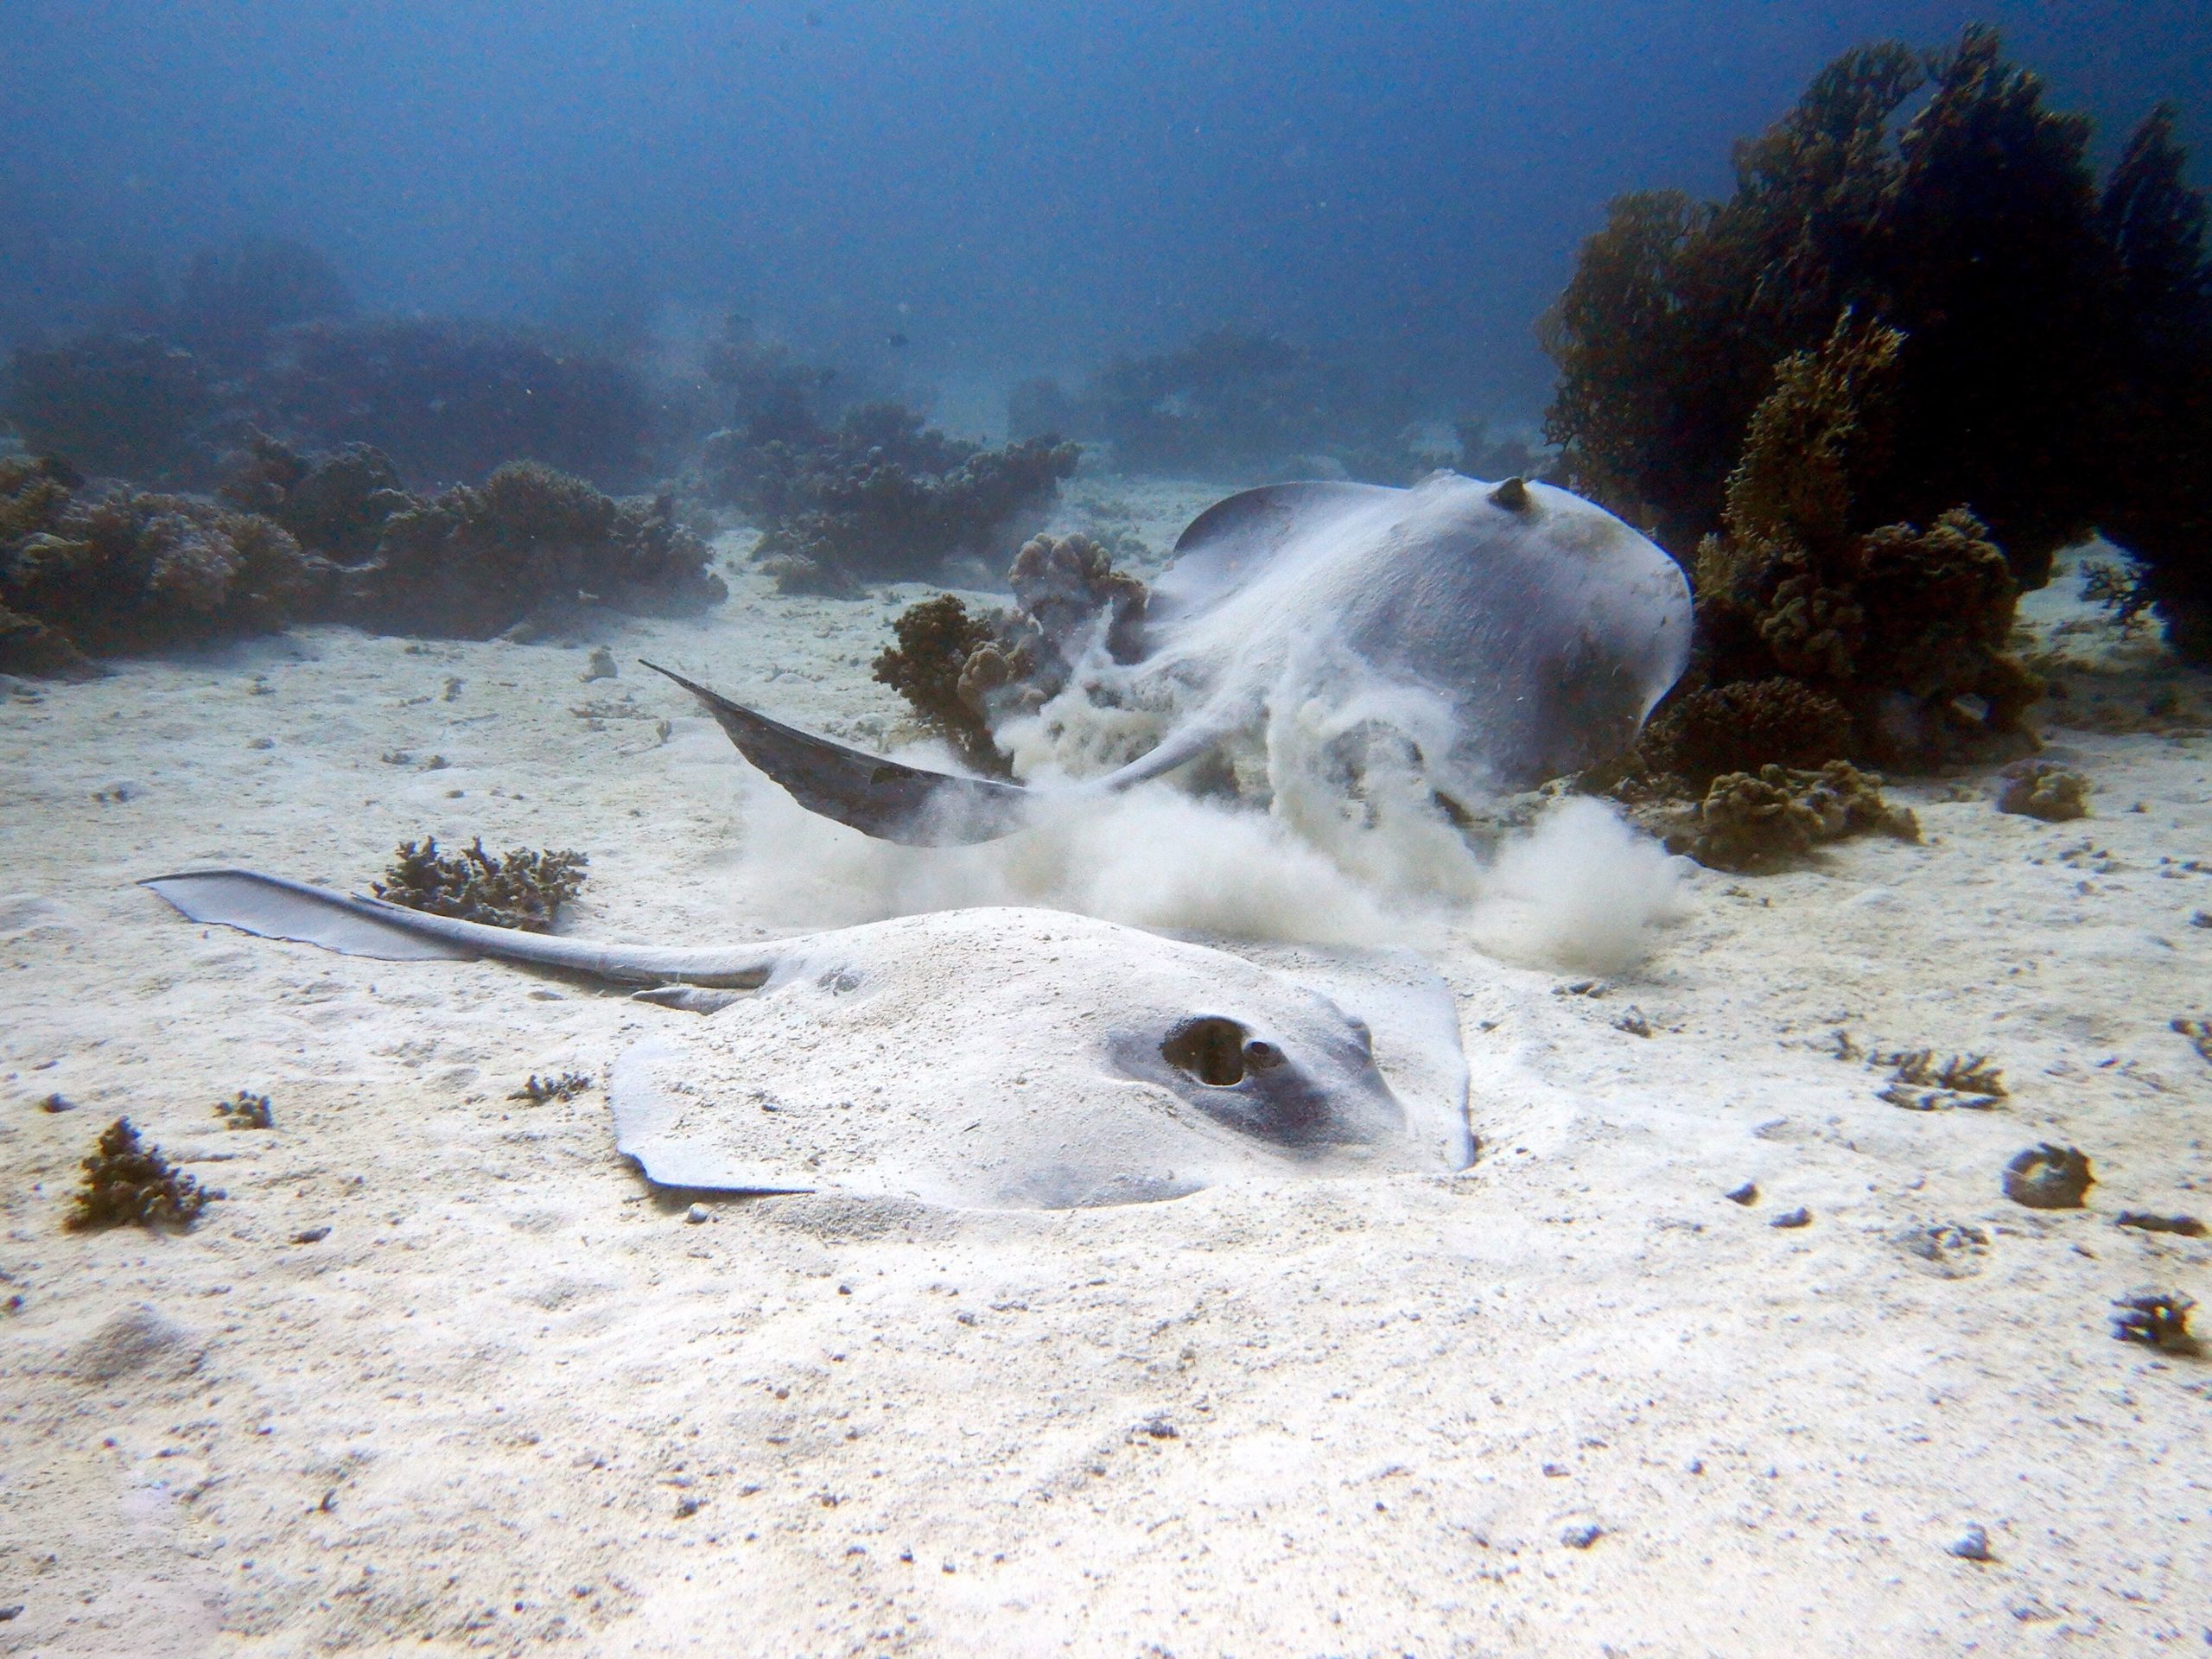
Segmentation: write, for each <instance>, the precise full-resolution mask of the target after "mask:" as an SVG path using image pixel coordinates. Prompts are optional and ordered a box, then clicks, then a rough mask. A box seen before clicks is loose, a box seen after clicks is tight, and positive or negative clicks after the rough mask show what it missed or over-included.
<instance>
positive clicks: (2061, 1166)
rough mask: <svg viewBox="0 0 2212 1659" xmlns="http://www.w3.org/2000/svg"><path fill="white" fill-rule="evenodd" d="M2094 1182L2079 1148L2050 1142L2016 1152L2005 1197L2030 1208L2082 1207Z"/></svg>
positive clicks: (2007, 1169)
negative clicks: (2059, 1145)
mask: <svg viewBox="0 0 2212 1659" xmlns="http://www.w3.org/2000/svg"><path fill="white" fill-rule="evenodd" d="M2094 1185H2096V1178H2095V1177H2094V1176H2093V1175H2091V1174H2090V1173H2089V1160H2088V1157H2087V1156H2086V1155H2084V1154H2082V1151H2081V1150H2080V1149H2079V1148H2078V1147H2055V1146H2053V1145H2051V1143H2050V1141H2044V1142H2043V1143H2042V1144H2040V1145H2038V1146H2033V1147H2028V1148H2027V1149H2026V1150H2025V1151H2024V1152H2018V1153H2015V1154H2013V1155H2012V1159H2011V1160H2009V1161H2008V1162H2007V1163H2006V1164H2005V1197H2006V1198H2010V1199H2012V1202H2013V1203H2015V1204H2019V1205H2026V1206H2027V1207H2028V1208H2029V1209H2031V1210H2079V1209H2080V1208H2081V1207H2082V1198H2084V1197H2085V1196H2086V1195H2087V1194H2088V1191H2089V1189H2090V1188H2091V1187H2092V1186H2094Z"/></svg>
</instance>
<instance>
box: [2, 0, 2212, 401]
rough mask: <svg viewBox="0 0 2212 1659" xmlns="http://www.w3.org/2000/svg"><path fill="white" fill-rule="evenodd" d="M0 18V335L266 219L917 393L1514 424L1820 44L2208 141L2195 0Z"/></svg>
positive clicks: (484, 2) (376, 256)
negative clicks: (1648, 202)
mask: <svg viewBox="0 0 2212 1659" xmlns="http://www.w3.org/2000/svg"><path fill="white" fill-rule="evenodd" d="M5 15H6V18H7V22H6V29H7V39H6V41H5V47H4V50H0V157H4V163H0V343H6V342H8V341H13V340H22V339H24V338H28V337H30V336H32V335H34V334H36V333H38V332H39V331H41V330H44V329H52V328H57V327H67V326H69V325H71V324H72V323H74V322H78V321H83V320H84V319H85V318H86V316H87V315H90V314H91V313H92V310H93V309H95V308H97V307H98V306H99V304H101V303H102V302H105V300H107V299H109V298H111V296H112V295H113V294H114V293H115V292H116V291H117V290H118V289H120V288H124V287H127V286H128V284H129V283H130V281H131V280H133V277H134V273H136V274H137V279H138V280H141V281H145V280H154V279H158V278H160V277H162V276H164V275H173V274H174V272H175V270H177V269H178V268H180V267H181V264H183V262H184V260H185V259H186V258H187V257H188V254H189V252H190V251H191V250H192V249H193V248H194V247H195V246H197V245H203V244H207V243H210V242H218V241H221V240H224V239H226V238H232V237H237V236H239V235H245V234H277V235H283V236H289V237H294V238H299V239H301V240H303V241H305V242H308V243H310V244H312V245H315V246H316V247H319V248H321V250H323V251H326V252H327V254H329V255H330V257H332V258H333V259H334V261H335V262H336V264H338V265H339V266H340V269H341V270H343V271H344V272H345V273H346V276H347V277H348V278H349V280H350V281H351V282H352V283H353V285H354V287H355V288H356V289H357V291H358V292H359V294H360V295H361V296H362V297H363V299H364V300H365V302H367V303H368V304H369V305H370V306H371V307H372V308H377V309H386V310H416V309H422V310H429V311H433V312H441V313H465V314H472V315H486V316H493V317H500V318H510V319H521V320H529V321H543V322H551V323H555V324H559V325H562V326H565V327H569V328H571V329H575V330H579V331H582V332H584V333H587V334H600V335H606V336H614V335H619V334H622V333H624V332H626V331H628V332H638V331H641V330H645V329H646V328H648V327H652V326H656V325H658V326H665V324H666V321H667V320H668V319H669V318H670V317H671V316H680V315H683V314H684V313H686V312H687V311H688V312H696V313H699V314H701V315H709V314H718V313H720V312H721V311H724V310H728V309H729V308H738V309H741V310H743V311H745V312H746V313H747V314H748V315H752V316H753V317H755V318H757V319H759V320H760V321H761V322H762V323H763V324H764V325H765V327H766V328H767V329H768V330H769V331H770V332H772V334H778V335H780V336H782V337H784V338H785V339H787V340H791V342H792V343H793V344H794V345H796V346H799V347H800V348H801V349H802V350H804V351H810V352H814V353H819V354H821V355H823V356H824V357H825V358H826V357H829V356H836V357H839V358H841V359H844V360H853V361H859V362H861V363H863V364H866V363H868V361H870V360H880V362H881V364H882V365H883V372H884V373H885V374H886V375H887V377H891V378H900V379H902V380H903V381H904V382H905V383H906V384H911V385H961V384H966V383H988V382H995V381H996V382H1002V381H1003V380H1005V379H1007V378H1013V377H1017V376H1020V375H1023V374H1029V373H1038V372H1058V373H1063V374H1071V375H1073V374H1080V373H1081V372H1083V371H1084V369H1086V368H1088V367H1090V365H1093V364H1094V363H1096V361H1097V360H1099V359H1102V358H1103V357H1104V356H1107V355H1109V354H1111V353H1116V352H1126V351H1130V350H1136V349H1156V348H1160V347H1164V346H1171V345H1173V344H1175V343H1177V342H1179V340H1183V339H1185V338H1186V337H1188V335H1189V334H1191V333H1192V331H1193V330H1194V329H1197V328H1199V327H1205V326H1207V325H1210V324H1214V323H1219V322H1224V321H1242V322H1247V323H1253V324H1257V325H1261V326H1264V327H1273V328H1275V329H1278V330H1280V331H1281V332H1283V333H1284V334H1287V335H1289V336H1291V337H1293V338H1295V339H1299V340H1305V341H1308V342H1312V343H1314V344H1342V345H1344V346H1347V347H1349V348H1350V349H1351V350H1352V351H1353V352H1355V353H1357V354H1358V355H1360V356H1362V357H1363V358H1364V359H1366V360H1368V361H1370V362H1371V363H1374V364H1376V365H1381V366H1383V367H1386V368H1389V369H1392V370H1394V371H1396V372H1403V373H1406V374H1408V375H1410V376H1411V377H1413V378H1415V379H1416V380H1417V381H1418V382H1419V383H1420V384H1421V385H1423V386H1425V387H1428V388H1431V389H1433V391H1435V392H1436V393H1437V394H1438V395H1439V397H1440V398H1441V399H1442V400H1444V401H1447V402H1450V403H1452V404H1458V405H1461V406H1467V407H1475V408H1490V409H1493V410H1502V411H1509V412H1517V413H1524V414H1532V413H1534V412H1535V411H1536V410H1539V409H1540V408H1541V404H1542V403H1543V401H1544V397H1545V391H1546V387H1547V385H1548V366H1547V365H1546V364H1545V362H1544V360H1543V359H1542V356H1541V353H1539V352H1538V351H1537V349H1536V347H1535V342H1534V340H1533V339H1532V337H1531V334H1530V322H1531V321H1532V319H1533V318H1534V317H1535V315H1536V314H1537V313H1538V312H1539V311H1540V310H1541V308H1543V306H1544V304H1545V303H1546V302H1547V301H1548V299H1549V298H1550V297H1551V296H1552V295H1553V294H1554V293H1555V292H1556V290H1557V289H1558V288H1559V286H1560V283H1562V282H1563V280H1564V278H1565V277H1566V274H1567V270H1568V269H1569V267H1570V264H1571V262H1572V258H1573V250H1574V246H1575V243H1576V240H1577V238H1579V237H1580V236H1581V235H1583V234H1585V233H1586V232H1588V231H1590V230H1591V229H1592V228H1593V227H1594V226H1595V225H1596V224H1597V222H1598V220H1599V214H1600V212H1601V209H1602V207H1603V204H1604V203H1605V200H1606V199H1607V198H1608V197H1610V196H1611V195H1613V194H1616V193H1617V192H1619V191H1621V190H1624V189H1628V188H1638V187H1645V186H1653V185H1659V184H1679V185H1683V186H1687V187H1689V188H1694V189H1698V190H1701V191H1704V192H1706V193H1708V194H1711V193H1719V192H1721V191H1723V190H1725V188H1726V183H1727V180H1728V172H1727V156H1728V147H1729V144H1730V143H1731V141H1732V139H1734V138H1735V137H1738V136H1741V135H1744V134H1746V133H1749V132H1751V131H1753V130H1756V129H1757V128H1758V127H1759V126H1760V125H1762V124H1764V123H1765V122H1767V121H1769V120H1770V119H1771V118H1774V117H1775V116H1776V115H1777V114H1778V113H1780V112H1781V111H1783V109H1784V108H1786V107H1787V105H1788V104H1789V101H1790V100H1791V99H1793V98H1794V96H1795V95H1796V92H1798V91H1799V89H1800V88H1801V87H1802V86H1803V84H1804V82H1805V80H1806V79H1807V77H1808V75H1809V74H1810V73H1812V72H1813V71H1814V70H1815V68H1817V67H1819V65H1820V64H1821V63H1822V62H1823V61H1825V60H1827V58H1829V57H1830V56H1832V55H1833V54H1835V53H1836V52H1837V51H1839V50H1840V49H1842V48H1846V47H1848V46H1851V45H1853V44H1855V43H1858V42H1859V41H1865V40H1868V39H1872V38H1875V37H1878V36H1883V35H1897V36H1901V37H1903V38H1904V39H1907V40H1910V41H1913V42H1915V43H1916V44H1919V45H1925V46H1939V45H1942V44H1945V43H1948V41H1952V40H1954V39H1955V36H1956V34H1957V31H1958V29H1959V28H1960V27H1961V24H1963V23H1964V22H1967V21H1969V20H1970V19H1973V18H1975V17H1982V18H1986V19H1987V20H1989V21H1992V22H1996V23H1998V24H1999V25H2000V26H2002V27H2003V28H2004V29H2005V33H2006V44H2007V48H2008V52H2009V54H2010V55H2012V57H2013V58H2014V59H2015V60H2018V61H2020V62H2023V63H2024V64H2027V65H2029V66H2031V67H2035V68H2037V69H2038V70H2039V71H2041V72H2042V73H2044V75H2045V76H2046V77H2047V79H2049V81H2050V84H2051V88H2052V92H2053V94H2054V102H2055V103H2056V105H2058V106H2059V107H2062V108H2073V109H2081V110H2084V111H2088V113H2090V114H2092V115H2094V117H2096V118H2097V119H2098V121H2099V124H2100V135H2101V144H2102V146H2103V149H2104V153H2105V154H2107V155H2108V154H2109V152H2110V148H2111V146H2113V144H2115V143H2117V141H2118V138H2119V137H2120V135H2121V134H2122V133H2123V132H2124V131H2125V130H2126V128H2127V127H2128V126H2130V125H2132V124H2133V122H2134V121H2135V120H2136V119H2137V118H2139V117H2140V116H2141V114H2142V113H2143V112H2144V111H2145V109H2147V108H2148V106H2149V105H2151V104H2152V102H2153V101H2154V100H2155V99H2158V98H2162V97H2163V98H2168V99H2173V100H2175V101H2177V103H2178V104H2179V105H2181V106H2182V109H2183V134H2184V137H2186V138H2187V139H2188V140H2189V141H2190V143H2191V144H2192V145H2193V146H2194V147H2195V149H2196V150H2197V152H2198V154H2199V155H2200V156H2203V155H2204V153H2205V152H2206V150H2207V148H2208V146H2209V145H2212V91H2208V88H2212V6H2207V5H2206V4H2204V3H2203V0H2135V3H2127V4H2120V3H2117V0H2113V3H2107V4H2105V5H2091V4H2086V3H2050V4H2030V3H2017V0H2008V3H2002V4H1982V5H1978V6H1977V5H1961V4H1950V3H1936V0H1926V3H1866V4H1858V5H1851V4H1842V3H1831V4H1804V3H1765V4H1759V3H1745V0H1730V3H1710V0H1707V3H1693V0H1669V3H1643V4H1633V5H1611V6H1601V5H1597V4H1592V3H1588V0H1580V3H1573V0H1551V3H1533V0H1510V3H1472V0H1459V3H1445V0H1414V3H1381V0H1353V3H1345V0H1333V3H1314V0H1303V3H1287V0H1256V3H1255V0H1247V3H1239V4H1235V5H1220V4H1213V5H1205V4H1201V5H1192V6H1179V5H1158V4H1133V3H1128V0H1085V3H1082V4H1056V3H1038V0H1031V3H1020V4H1016V3H1002V0H947V3H932V4H911V3H907V4H888V3H863V0H774V3H766V4H760V5H750V6H742V7H739V6H730V5H712V4H703V3H677V0H613V3H594V4H590V5H572V4H559V3H553V0H542V3H532V4H525V3H497V0H397V3H394V0H295V3H286V4H277V3H270V0H262V3H239V0H224V3H218V0H174V3H156V0H16V3H14V4H12V5H10V7H8V8H7V10H6V14H5ZM2115 20H2123V21H2115ZM2196 175H2197V177H2198V179H2199V181H2200V182H2201V181H2202V179H2203V178H2204V177H2205V169H2204V168H2203V166H2202V164H2201V163H2200V165H2199V167H2198V168H2197V169H2196ZM893 336H899V337H901V339H902V340H903V341H904V342H905V343H894V341H893Z"/></svg>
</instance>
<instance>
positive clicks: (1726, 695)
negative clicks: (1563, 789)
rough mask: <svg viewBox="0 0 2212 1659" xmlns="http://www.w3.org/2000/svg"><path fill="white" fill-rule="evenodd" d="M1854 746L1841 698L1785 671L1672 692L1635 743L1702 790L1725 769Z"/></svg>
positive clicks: (1658, 767) (1653, 765)
mask: <svg viewBox="0 0 2212 1659" xmlns="http://www.w3.org/2000/svg"><path fill="white" fill-rule="evenodd" d="M1850 747H1851V716H1850V715H1849V714H1848V713H1847V711H1846V710H1845V709H1844V706H1843V705H1842V704H1841V703H1840V702H1837V701H1836V700H1835V699H1834V697H1831V696H1824V695H1822V694H1821V692H1818V691H1815V690H1813V688H1812V687H1810V686H1808V685H1807V684H1806V683H1804V682H1803V681H1802V680H1793V679H1791V678H1789V677H1788V676H1787V675H1781V674H1777V675H1771V676H1770V677H1767V678H1765V679H1762V680H1738V681H1733V682H1732V683H1728V684H1726V685H1715V686H1706V687H1702V688H1700V689H1699V690H1694V691H1687V692H1683V693H1681V694H1680V695H1677V696H1673V697H1670V698H1669V699H1668V700H1667V702H1665V703H1664V704H1662V706H1661V708H1660V710H1659V712H1658V714H1657V715H1656V716H1654V718H1653V719H1652V721H1651V723H1650V724H1649V726H1647V727H1646V728H1644V734H1643V738H1642V740H1641V741H1639V743H1638V745H1637V748H1638V751H1639V753H1640V757H1641V758H1642V760H1643V762H1644V764H1645V766H1647V767H1649V769H1651V770H1653V771H1656V772H1663V773H1671V774H1673V775H1674V776H1675V777H1676V778H1679V779H1681V780H1682V781H1683V782H1685V783H1687V784H1688V785H1690V786H1691V787H1692V788H1694V789H1699V790H1702V789H1704V788H1706V787H1707V785H1710V784H1711V783H1712V781H1713V779H1715V778H1717V777H1719V775H1720V774H1721V773H1722V772H1755V771H1757V770H1758V768H1759V767H1761V766H1788V767H1791V768H1802V767H1808V766H1809V767H1817V766H1822V765H1825V764H1826V763H1827V761H1829V760H1834V759H1836V758H1837V757H1839V756H1840V755H1842V754H1845V753H1848V752H1849V750H1850Z"/></svg>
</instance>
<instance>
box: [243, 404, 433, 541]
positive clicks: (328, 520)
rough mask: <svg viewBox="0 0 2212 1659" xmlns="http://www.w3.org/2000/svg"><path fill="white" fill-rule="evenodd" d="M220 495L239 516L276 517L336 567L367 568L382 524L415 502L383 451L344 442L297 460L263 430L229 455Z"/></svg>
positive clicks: (296, 454)
mask: <svg viewBox="0 0 2212 1659" xmlns="http://www.w3.org/2000/svg"><path fill="white" fill-rule="evenodd" d="M217 493H218V494H219V495H220V496H221V498H222V499H224V500H225V501H226V502H227V503H228V504H229V505H232V506H234V507H236V508H238V510H239V511H240V512H257V513H260V514H262V515H263V516H264V517H265V518H271V519H274V520H275V521H276V522H277V524H282V525H283V527H284V528H285V529H286V530H287V531H289V532H291V535H292V537H293V539H294V540H296V541H297V542H298V543H300V545H301V546H302V547H303V548H306V549H307V550H308V551H310V552H313V553H319V554H321V555H322V556H324V557H325V558H327V559H332V560H334V561H335V562H337V563H340V564H365V563H367V562H368V561H369V559H370V558H371V557H372V556H374V554H375V552H376V550H377V543H378V542H379V541H380V540H382V539H383V536H384V527H385V522H386V521H387V520H388V519H390V518H391V517H392V516H393V515H394V514H395V513H399V512H406V511H408V510H409V509H410V508H411V507H413V506H414V505H415V499H414V498H413V497H412V496H410V495H409V494H408V493H406V491H405V490H404V489H403V488H402V487H401V486H400V481H399V472H398V469H397V467H394V466H393V465H392V464H391V457H389V456H388V455H386V454H385V453H384V451H383V450H381V449H378V448H373V447H372V446H371V445H369V444H365V443H348V444H343V445H340V447H339V448H336V449H333V450H326V451H323V452H321V453H320V454H313V455H302V454H300V453H299V452H298V451H297V450H296V449H294V448H291V447H290V446H289V445H288V444H283V443H280V442H277V440H276V439H274V438H272V437H270V436H269V435H267V434H265V433H261V432H255V433H252V434H250V435H248V437H247V440H246V445H245V448H244V449H243V450H241V451H239V452H238V454H234V455H232V457H231V460H230V464H229V467H228V470H227V472H226V475H225V478H224V480H223V484H222V487H221V488H220V489H219V491H218V492H217Z"/></svg>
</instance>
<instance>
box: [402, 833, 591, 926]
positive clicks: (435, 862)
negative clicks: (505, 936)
mask: <svg viewBox="0 0 2212 1659" xmlns="http://www.w3.org/2000/svg"><path fill="white" fill-rule="evenodd" d="M589 862H590V860H589V859H588V858H587V857H586V856H585V855H583V854H582V853H575V852H547V851H543V850H537V851H533V850H530V849H523V848H515V849H512V850H510V851H508V852H507V853H505V854H504V855H501V856H500V857H498V858H493V856H492V855H490V854H489V853H487V852H486V851H485V850H484V838H483V837H482V836H478V837H477V838H476V840H475V841H474V842H472V843H471V844H470V845H469V846H467V847H466V848H463V849H461V852H459V853H458V854H448V855H440V853H439V851H438V843H437V838H436V837H435V836H425V837H424V838H423V842H422V844H421V845H420V846H417V845H416V843H415V842H411V841H408V842H401V843H400V846H399V851H398V853H397V855H395V857H394V858H393V861H392V864H391V868H390V869H388V870H386V871H385V879H384V880H382V881H378V882H376V883H373V884H372V885H373V886H374V887H375V890H376V895H377V897H378V898H379V899H384V900H385V901H386V902H387V903H390V904H395V905H404V906H406V907H407V908H408V909H410V910H420V911H425V912H429V914H431V915H433V916H455V917H459V918H461V920H462V921H465V922H481V923H482V924H484V925H486V926H487V927H512V928H519V929H521V930H522V931H524V932H528V933H545V932H550V931H551V930H552V927H553V922H554V919H555V918H556V916H557V915H558V914H559V913H560V909H561V906H563V905H564V904H566V903H567V902H568V901H569V899H573V898H575V896H576V894H577V893H579V892H581V891H582V888H583V885H584V881H585V879H586V878H585V873H584V867H585V866H586V865H587V864H588V863H589Z"/></svg>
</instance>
